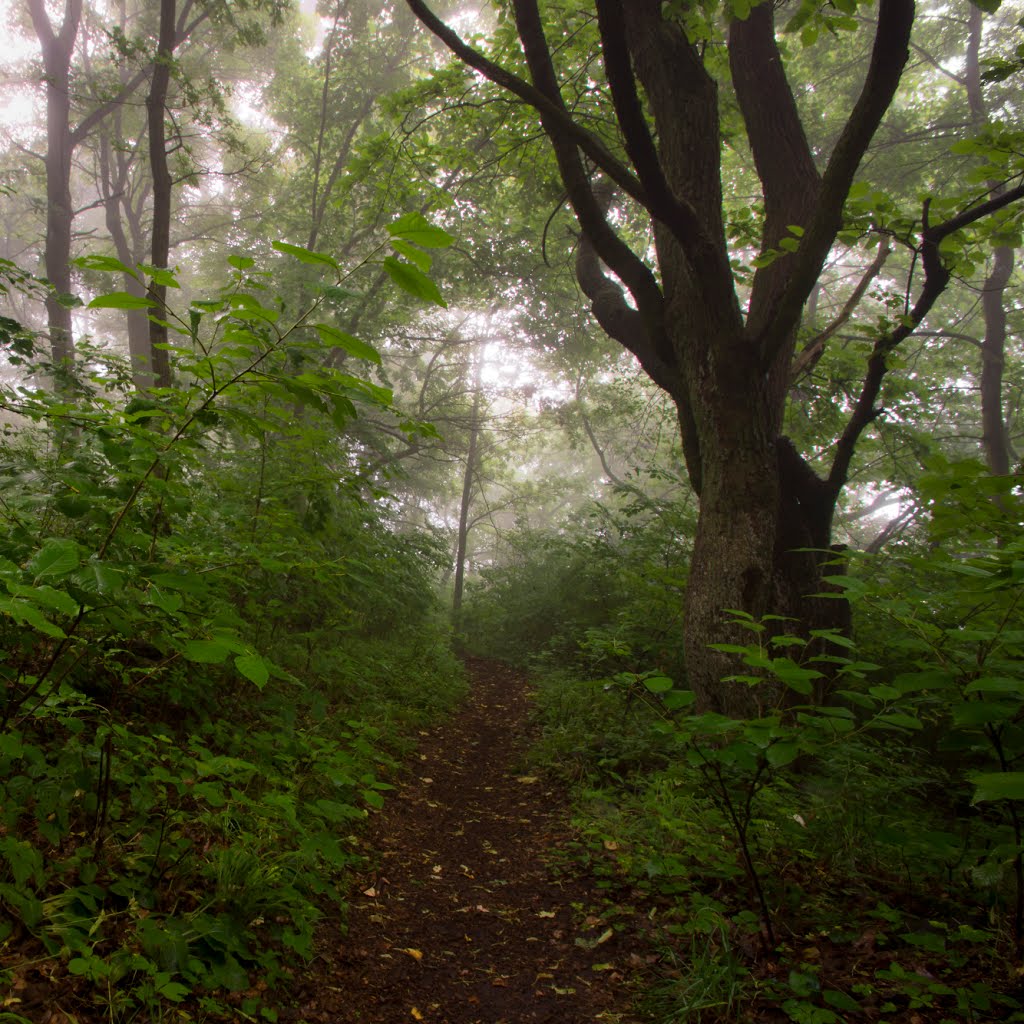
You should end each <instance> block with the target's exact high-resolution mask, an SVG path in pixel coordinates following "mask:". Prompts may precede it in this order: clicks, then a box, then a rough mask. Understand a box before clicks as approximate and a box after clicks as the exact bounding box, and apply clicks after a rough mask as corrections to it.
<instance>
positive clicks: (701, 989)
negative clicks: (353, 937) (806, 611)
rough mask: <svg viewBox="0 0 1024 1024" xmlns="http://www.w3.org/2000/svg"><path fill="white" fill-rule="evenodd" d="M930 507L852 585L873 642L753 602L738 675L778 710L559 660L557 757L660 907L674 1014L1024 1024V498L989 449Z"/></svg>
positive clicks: (611, 846) (664, 1013)
mask: <svg viewBox="0 0 1024 1024" xmlns="http://www.w3.org/2000/svg"><path fill="white" fill-rule="evenodd" d="M918 498H919V500H920V501H921V503H922V505H923V507H924V508H925V509H926V510H927V513H928V515H927V521H926V523H925V524H924V525H923V526H922V528H921V530H919V531H918V532H917V533H916V534H911V535H909V536H908V537H907V538H906V539H905V540H904V542H903V543H902V544H901V545H900V546H898V547H897V548H895V549H894V550H892V551H889V552H887V553H886V555H885V557H882V556H875V557H871V558H868V557H862V556H851V557H850V563H849V565H848V566H847V567H846V569H847V571H846V572H845V573H842V574H839V573H837V575H836V576H835V577H834V578H833V581H832V582H833V583H834V584H835V585H836V586H839V587H842V588H843V589H844V590H845V592H846V594H847V596H848V597H849V599H850V600H851V601H852V603H853V606H854V611H855V622H856V628H855V633H854V637H853V639H850V638H848V637H844V636H842V635H839V634H826V633H822V635H821V636H820V637H819V638H818V639H817V642H816V643H815V644H808V642H807V641H806V640H805V639H803V638H801V637H800V636H798V635H796V633H797V631H795V630H793V631H790V629H788V628H787V627H788V625H789V624H787V623H786V622H785V621H783V620H777V619H774V620H773V619H771V618H770V617H769V618H768V619H766V620H765V621H763V622H758V621H754V620H752V619H750V618H743V617H741V618H739V619H738V625H739V626H740V627H741V628H744V629H745V630H746V631H747V634H748V636H749V637H750V641H749V643H748V644H746V645H745V646H735V647H734V648H732V650H733V653H735V654H736V655H737V657H738V658H739V660H740V661H741V662H742V663H744V665H745V668H744V670H743V672H744V674H743V675H742V676H741V677H740V678H743V679H745V680H746V681H747V682H748V683H749V685H751V686H753V687H761V686H762V685H763V684H764V683H765V681H767V680H772V681H774V684H775V685H776V686H777V687H778V686H779V685H780V684H781V687H782V690H783V692H784V693H785V694H786V697H785V701H784V704H783V705H782V706H780V707H778V708H776V707H773V706H767V707H765V708H764V710H763V712H762V714H761V715H760V717H757V718H753V719H749V720H734V719H729V718H726V717H724V716H721V715H717V714H695V713H693V711H692V704H693V694H692V693H689V692H688V691H687V690H686V686H685V676H684V675H672V674H671V673H670V674H668V675H667V674H666V673H665V671H664V667H663V665H661V664H659V663H658V662H656V661H654V660H651V661H649V662H644V661H642V660H641V659H638V658H635V657H634V658H633V659H632V660H631V661H629V662H627V661H625V660H622V659H620V660H618V661H616V660H614V659H609V660H608V661H607V662H606V665H607V668H606V671H605V674H604V675H602V676H600V677H598V678H595V676H598V675H599V673H598V672H596V671H595V669H596V668H597V667H598V665H597V664H596V663H593V662H592V663H590V664H587V663H586V662H585V661H581V660H580V659H576V660H575V661H573V662H569V663H568V664H567V665H566V666H563V668H561V669H560V670H556V669H553V668H551V667H550V666H548V668H547V670H546V671H541V672H540V674H539V676H538V683H537V692H538V718H539V727H540V737H539V740H538V743H537V745H536V747H535V757H536V758H537V760H538V762H539V763H540V764H543V765H546V766H547V767H548V769H549V770H552V771H557V772H558V773H559V774H561V775H563V776H564V777H566V778H568V779H570V780H571V781H573V782H574V784H575V785H576V787H577V800H578V823H579V826H580V829H581V832H582V835H583V840H584V841H583V844H582V846H581V855H582V856H584V857H585V858H586V860H587V861H588V862H589V863H590V864H591V866H592V867H593V868H594V869H595V870H596V871H597V872H598V873H599V874H601V875H603V877H604V879H605V882H604V885H605V886H606V888H607V890H608V892H609V896H610V897H611V898H612V899H614V900H615V901H616V902H618V903H621V902H623V901H624V900H633V899H635V898H636V895H637V891H638V890H639V891H641V892H644V893H647V894H648V898H649V899H651V900H652V901H654V905H655V906H656V907H658V908H660V909H659V910H658V914H659V920H660V921H661V923H662V927H661V930H660V942H661V947H660V952H661V955H662V957H663V960H664V963H665V964H666V971H665V973H664V975H663V976H662V977H661V979H660V980H657V979H655V980H653V981H652V983H651V995H650V998H649V1003H648V1009H650V1010H651V1012H652V1013H654V1014H655V1015H656V1018H657V1019H659V1020H666V1021H668V1020H671V1021H682V1020H704V1021H717V1020H723V1019H737V1018H742V1017H743V1015H744V1014H748V1015H753V1017H755V1018H756V1019H762V1017H760V1016H758V1014H761V1015H765V1014H771V1013H781V1014H782V1015H783V1016H784V1017H786V1018H788V1019H791V1020H793V1021H795V1022H797V1024H803V1022H806V1021H815V1022H820V1024H836V1022H838V1021H845V1020H849V1019H853V1018H851V1017H850V1016H849V1015H850V1014H855V1015H862V1016H863V1018H864V1019H866V1020H891V1021H896V1020H913V1019H915V1017H914V1015H915V1014H917V1015H918V1017H919V1018H920V1019H929V1020H931V1019H935V1020H943V1021H960V1020H964V1021H983V1020H1009V1019H1013V1020H1024V1000H1021V998H1020V996H1021V993H1020V992H1019V991H1018V990H1017V986H1016V981H1015V977H1016V975H1015V974H1014V972H1013V969H1012V966H1011V965H1012V963H1013V962H1014V961H1015V960H1016V958H1017V957H1018V956H1019V951H1020V948H1021V942H1022V931H1024V871H1022V862H1021V855H1022V845H1021V840H1022V833H1021V814H1022V811H1024V730H1022V724H1021V723H1022V721H1024V630H1021V628H1020V622H1021V616H1020V602H1021V598H1022V596H1024V589H1022V587H1024V570H1022V566H1024V558H1022V554H1024V533H1022V532H1021V528H1022V524H1024V514H1022V513H1024V506H1022V504H1021V502H1022V498H1021V495H1020V492H1019V490H1018V488H1017V481H1016V480H1014V479H1013V478H994V477H991V476H989V474H988V473H987V472H986V471H985V470H984V468H983V467H981V466H980V465H977V464H975V463H956V464H949V463H935V464H934V465H933V467H932V469H931V471H930V472H928V473H926V474H925V475H924V476H923V477H922V479H921V480H920V483H919V494H918ZM583 546H584V544H583V541H582V540H581V541H578V542H577V543H576V546H575V548H574V550H582V549H583ZM533 550H534V551H539V550H540V546H539V545H537V544H535V545H534V547H533ZM541 562H542V558H540V557H538V558H537V559H536V560H535V564H534V565H533V566H529V565H527V566H520V567H518V568H517V569H516V574H517V575H516V576H515V578H517V579H518V578H524V579H525V578H529V576H530V574H531V573H536V574H538V575H539V574H540V573H541V572H542V571H543V570H542V568H541V565H540V563H541ZM614 568H615V563H614V560H613V559H611V558H609V559H608V560H607V562H605V563H604V569H605V573H606V574H607V576H608V577H609V578H617V579H621V578H622V577H623V575H625V572H626V570H623V572H622V573H620V574H619V575H616V574H615V572H614ZM513 622H514V627H517V626H518V620H513ZM592 635H593V633H592V632H589V633H588V630H587V628H584V629H583V630H581V631H580V633H579V634H577V636H576V640H577V643H578V645H579V646H580V649H581V650H582V651H586V650H587V649H588V644H589V643H590V639H591V637H592ZM640 649H642V648H634V649H633V650H640ZM669 675H671V678H670V677H669ZM826 677H827V678H829V679H831V680H832V683H831V687H830V690H829V696H828V697H827V698H826V699H825V700H824V701H823V702H819V701H818V700H817V699H816V698H815V694H816V693H817V691H818V688H819V686H820V684H821V683H822V681H823V680H824V679H825V678H826ZM765 692H766V693H770V692H772V691H771V689H770V688H768V689H766V690H765ZM628 894H631V895H628ZM925 1014H928V1015H929V1016H923V1015H925ZM930 1015H934V1017H933V1016H930ZM764 1019H768V1017H764ZM771 1019H774V1018H771Z"/></svg>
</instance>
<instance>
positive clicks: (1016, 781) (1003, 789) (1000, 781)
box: [971, 772, 1024, 804]
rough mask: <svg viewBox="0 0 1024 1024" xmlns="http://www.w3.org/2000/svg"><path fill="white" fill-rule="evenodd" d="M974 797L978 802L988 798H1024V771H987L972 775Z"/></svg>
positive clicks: (974, 801) (975, 801)
mask: <svg viewBox="0 0 1024 1024" xmlns="http://www.w3.org/2000/svg"><path fill="white" fill-rule="evenodd" d="M971 782H973V783H974V799H973V800H972V801H971V803H975V804H980V803H984V802H985V801H988V800H1024V772H987V773H984V774H981V775H973V776H972V777H971Z"/></svg>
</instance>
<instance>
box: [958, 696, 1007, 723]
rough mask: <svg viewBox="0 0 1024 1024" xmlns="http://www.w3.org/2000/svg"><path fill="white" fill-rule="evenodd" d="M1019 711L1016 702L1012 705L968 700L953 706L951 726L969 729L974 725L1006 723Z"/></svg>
mask: <svg viewBox="0 0 1024 1024" xmlns="http://www.w3.org/2000/svg"><path fill="white" fill-rule="evenodd" d="M1019 710H1020V708H1019V706H1018V704H1017V702H1016V701H1014V702H1012V703H1002V704H994V703H992V702H991V701H987V700H969V701H964V702H963V703H962V704H954V705H953V708H952V711H953V724H954V725H957V726H963V727H966V728H970V727H971V726H976V725H992V724H994V723H995V722H1007V721H1009V720H1010V719H1011V718H1013V717H1014V716H1015V715H1016V714H1017V712H1018V711H1019Z"/></svg>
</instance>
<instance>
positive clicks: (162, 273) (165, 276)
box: [146, 267, 181, 288]
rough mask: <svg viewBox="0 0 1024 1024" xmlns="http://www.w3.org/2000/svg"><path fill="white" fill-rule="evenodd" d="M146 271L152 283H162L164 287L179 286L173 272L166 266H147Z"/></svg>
mask: <svg viewBox="0 0 1024 1024" xmlns="http://www.w3.org/2000/svg"><path fill="white" fill-rule="evenodd" d="M146 271H147V273H148V274H149V276H150V279H151V280H152V281H153V284H162V285H163V286H164V287H165V288H180V287H181V285H180V284H178V279H177V278H176V277H175V276H174V272H173V271H171V270H168V269H167V268H166V267H147V268H146Z"/></svg>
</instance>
